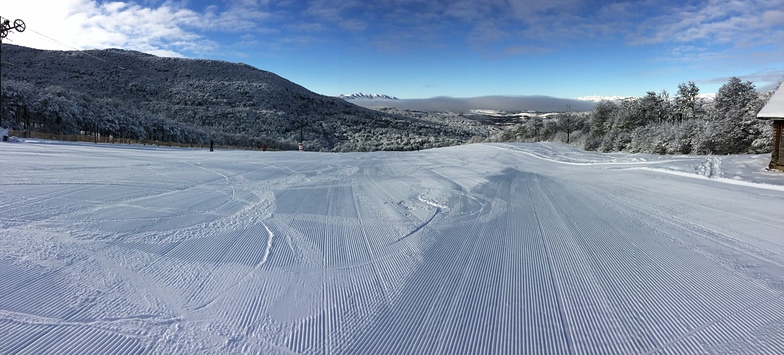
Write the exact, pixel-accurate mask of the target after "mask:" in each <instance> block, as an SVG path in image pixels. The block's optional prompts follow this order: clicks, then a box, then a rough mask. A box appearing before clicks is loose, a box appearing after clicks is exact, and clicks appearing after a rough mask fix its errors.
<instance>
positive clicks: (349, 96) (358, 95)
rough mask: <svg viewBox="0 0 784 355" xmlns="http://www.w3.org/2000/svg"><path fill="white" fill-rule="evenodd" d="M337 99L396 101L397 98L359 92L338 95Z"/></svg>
mask: <svg viewBox="0 0 784 355" xmlns="http://www.w3.org/2000/svg"><path fill="white" fill-rule="evenodd" d="M338 97H339V98H341V99H344V100H362V99H364V100H375V99H382V100H397V99H398V98H397V97H395V96H390V95H384V94H365V93H361V92H356V93H353V94H340V95H338Z"/></svg>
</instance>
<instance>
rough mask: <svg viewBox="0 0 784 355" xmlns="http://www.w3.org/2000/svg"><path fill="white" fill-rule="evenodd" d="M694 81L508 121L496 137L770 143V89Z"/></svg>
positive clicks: (606, 146)
mask: <svg viewBox="0 0 784 355" xmlns="http://www.w3.org/2000/svg"><path fill="white" fill-rule="evenodd" d="M699 92H700V90H699V88H698V87H697V85H696V84H695V83H694V82H689V83H684V84H680V85H679V86H678V92H677V94H676V95H675V96H674V97H671V96H670V94H669V93H668V92H667V91H662V92H660V93H656V92H653V91H649V92H647V93H646V95H645V96H642V97H636V98H626V99H623V100H618V101H602V102H600V103H598V104H597V105H596V107H595V108H594V110H593V111H591V112H589V113H575V112H565V113H561V114H559V115H556V116H554V117H553V118H551V119H543V118H541V117H535V118H532V119H529V120H527V121H524V122H522V123H521V124H520V125H517V126H514V127H510V128H508V129H506V130H505V131H504V132H502V133H500V134H497V135H496V136H494V137H493V138H492V140H495V141H529V142H530V141H563V142H566V143H571V144H574V145H578V146H581V147H583V148H585V149H586V150H598V151H603V152H614V151H627V152H633V153H636V152H645V153H658V154H744V153H765V152H770V149H771V137H772V134H771V126H770V122H768V121H763V120H759V119H757V118H756V115H757V112H759V110H761V109H762V107H763V106H764V105H765V103H766V102H767V101H768V99H769V98H770V94H771V92H758V91H757V90H756V88H755V87H754V84H753V83H751V82H749V81H745V82H744V81H742V80H741V79H739V78H737V77H732V78H730V79H729V80H728V82H727V83H725V84H724V85H723V86H722V87H721V88H720V89H719V91H718V93H716V96H715V97H714V98H704V97H702V96H701V95H699Z"/></svg>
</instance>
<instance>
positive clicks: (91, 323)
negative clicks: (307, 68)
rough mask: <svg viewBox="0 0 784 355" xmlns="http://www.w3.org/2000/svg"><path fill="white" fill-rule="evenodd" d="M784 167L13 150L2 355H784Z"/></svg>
mask: <svg viewBox="0 0 784 355" xmlns="http://www.w3.org/2000/svg"><path fill="white" fill-rule="evenodd" d="M768 159H769V156H767V155H761V156H725V157H715V156H714V157H704V156H703V157H694V156H676V157H672V156H666V157H662V156H651V155H630V154H609V155H608V154H600V153H587V152H582V151H579V150H575V149H573V148H571V147H568V146H565V145H557V144H475V145H467V146H460V147H452V148H444V149H434V150H428V151H421V152H377V153H345V154H331V153H308V152H305V153H300V152H263V153H262V152H248V151H215V152H212V153H211V152H208V151H206V150H190V149H168V148H156V147H141V146H122V145H91V144H82V145H80V144H66V143H55V142H44V141H30V140H28V141H25V142H19V143H0V224H2V228H0V239H1V240H2V248H1V249H0V286H1V287H0V353H4V354H5V353H11V354H14V353H23V354H41V353H74V354H86V353H101V354H110V353H111V354H120V353H130V354H146V353H161V354H171V353H187V354H191V353H255V352H260V353H265V354H276V353H279V354H289V353H301V354H408V353H421V354H496V353H497V354H529V353H548V354H550V353H577V354H596V353H617V354H635V353H735V352H740V353H760V354H761V353H778V354H781V353H784V188H783V186H782V184H784V174H782V173H775V172H766V171H764V170H763V168H764V167H765V166H767V163H768Z"/></svg>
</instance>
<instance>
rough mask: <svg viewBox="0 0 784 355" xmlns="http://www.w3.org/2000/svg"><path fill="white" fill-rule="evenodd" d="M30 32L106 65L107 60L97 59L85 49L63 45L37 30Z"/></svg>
mask: <svg viewBox="0 0 784 355" xmlns="http://www.w3.org/2000/svg"><path fill="white" fill-rule="evenodd" d="M30 32H33V33H35V34H37V35H39V36H41V37H44V38H46V39H48V40H50V41H52V42H55V43H58V44H61V45H63V46H66V47H68V48H70V49H73V50H76V51H79V52H82V53H84V54H86V55H88V56H90V57H93V58H95V59H98V60H100V61H102V62H104V63H106V60H104V59H102V58H98V57H96V56H94V55H92V54H90V53H87V51H86V50H84V49H81V48H76V47H74V46H71V45H68V44H65V43H63V42H60V41H58V40H56V39H54V38H52V37H49V36H47V35H45V34H43V33H41V32H38V31H36V30H34V29H30Z"/></svg>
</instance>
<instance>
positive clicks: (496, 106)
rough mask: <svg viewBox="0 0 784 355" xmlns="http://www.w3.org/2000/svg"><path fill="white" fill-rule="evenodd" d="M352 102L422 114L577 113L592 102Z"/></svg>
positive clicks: (535, 98) (480, 99)
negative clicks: (486, 111) (431, 112)
mask: <svg viewBox="0 0 784 355" xmlns="http://www.w3.org/2000/svg"><path fill="white" fill-rule="evenodd" d="M351 102H352V103H354V104H357V105H359V106H363V107H384V106H389V107H397V108H402V109H409V110H421V111H448V112H468V111H471V110H500V111H537V112H563V111H567V110H572V111H575V112H581V111H590V110H593V107H594V106H595V105H596V103H595V102H592V101H584V100H575V99H562V98H557V97H550V96H479V97H469V98H456V97H433V98H429V99H404V100H386V99H357V100H351Z"/></svg>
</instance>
